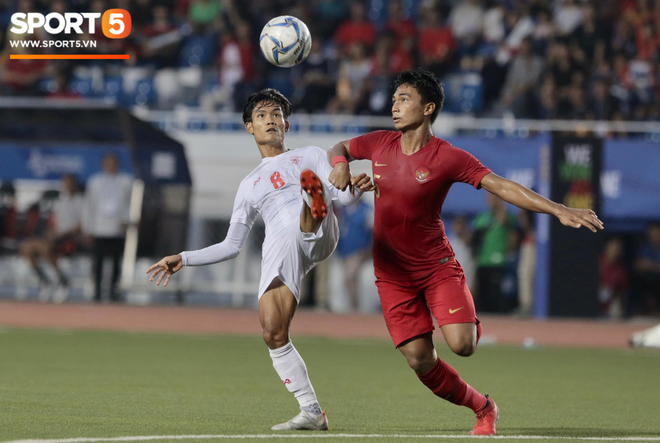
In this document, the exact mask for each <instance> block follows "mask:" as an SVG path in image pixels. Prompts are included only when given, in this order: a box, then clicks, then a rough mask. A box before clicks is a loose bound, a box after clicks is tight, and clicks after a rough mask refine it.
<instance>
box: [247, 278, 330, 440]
mask: <svg viewBox="0 0 660 443" xmlns="http://www.w3.org/2000/svg"><path fill="white" fill-rule="evenodd" d="M296 306H297V301H296V298H295V296H294V295H293V293H292V292H291V290H290V289H289V288H287V287H286V285H284V284H283V283H282V282H281V281H280V279H279V278H276V279H275V280H273V282H272V284H271V285H270V287H269V288H268V290H267V291H266V292H265V293H264V295H263V296H262V297H261V299H260V300H259V320H260V321H261V327H262V328H263V337H264V341H265V342H266V345H267V346H268V348H269V350H270V351H269V352H270V357H271V359H272V360H273V367H274V368H275V371H277V374H278V375H279V376H280V380H282V383H284V386H285V387H286V388H287V389H288V391H289V392H291V393H292V394H293V395H294V397H295V398H296V400H298V403H299V405H300V413H299V414H298V415H296V416H295V417H293V418H292V419H291V420H289V421H288V422H286V423H281V424H278V425H275V426H273V428H272V429H273V430H274V431H288V430H310V431H312V430H316V431H325V430H327V429H328V420H327V419H326V417H325V412H323V410H322V409H321V406H320V405H319V402H318V400H317V398H316V393H315V392H314V388H313V387H312V383H311V382H310V381H309V376H308V374H307V367H306V366H305V362H304V361H303V359H302V357H301V356H300V354H299V353H298V351H297V350H296V348H295V347H294V346H293V343H291V339H290V337H289V327H290V325H291V320H292V319H293V315H294V313H295V312H296Z"/></svg>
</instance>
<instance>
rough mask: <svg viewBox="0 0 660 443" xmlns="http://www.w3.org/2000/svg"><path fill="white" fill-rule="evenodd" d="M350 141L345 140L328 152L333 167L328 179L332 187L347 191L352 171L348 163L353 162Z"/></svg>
mask: <svg viewBox="0 0 660 443" xmlns="http://www.w3.org/2000/svg"><path fill="white" fill-rule="evenodd" d="M350 142H351V141H350V140H344V141H342V142H339V143H337V144H336V145H334V146H333V147H332V148H330V150H329V151H328V161H329V162H330V164H331V165H332V172H331V173H330V177H329V178H328V179H329V181H330V183H332V185H333V186H334V187H335V188H337V189H339V190H341V191H345V190H346V188H347V187H348V185H349V184H350V183H351V170H350V168H349V167H348V162H352V161H353V157H351V153H350V151H349V148H348V147H349V145H350Z"/></svg>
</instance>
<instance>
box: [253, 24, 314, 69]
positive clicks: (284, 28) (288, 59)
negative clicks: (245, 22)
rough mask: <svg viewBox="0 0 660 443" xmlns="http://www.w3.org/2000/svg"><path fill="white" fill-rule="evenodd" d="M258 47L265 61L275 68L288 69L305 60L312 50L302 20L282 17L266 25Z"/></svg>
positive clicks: (309, 38)
mask: <svg viewBox="0 0 660 443" xmlns="http://www.w3.org/2000/svg"><path fill="white" fill-rule="evenodd" d="M259 46H260V47H261V53H262V54H263V55H264V57H266V60H268V61H269V62H271V63H272V64H274V65H275V66H279V67H281V68H290V67H291V66H295V65H297V64H298V63H300V62H302V61H303V60H305V58H307V56H308V55H309V51H310V50H311V49H312V36H311V35H309V29H307V25H306V24H305V23H303V21H302V20H299V19H297V18H295V17H291V16H290V15H282V16H280V17H275V18H274V19H272V20H271V21H269V22H268V23H266V26H264V29H262V31H261V36H260V37H259Z"/></svg>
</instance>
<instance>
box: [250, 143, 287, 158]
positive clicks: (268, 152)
mask: <svg viewBox="0 0 660 443" xmlns="http://www.w3.org/2000/svg"><path fill="white" fill-rule="evenodd" d="M257 147H258V148H259V153H260V154H261V158H266V157H275V156H276V155H280V154H282V153H284V152H286V151H288V149H287V147H286V145H285V144H284V142H282V143H278V144H276V145H271V144H263V145H260V144H258V145H257Z"/></svg>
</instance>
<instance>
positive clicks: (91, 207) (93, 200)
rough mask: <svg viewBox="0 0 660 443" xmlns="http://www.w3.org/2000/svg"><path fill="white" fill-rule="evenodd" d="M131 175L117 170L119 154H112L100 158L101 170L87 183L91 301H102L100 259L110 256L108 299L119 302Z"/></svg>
mask: <svg viewBox="0 0 660 443" xmlns="http://www.w3.org/2000/svg"><path fill="white" fill-rule="evenodd" d="M131 184H132V180H131V178H130V177H129V176H128V175H126V174H122V173H120V172H119V157H117V155H116V154H114V153H109V154H106V156H105V157H104V158H103V171H102V172H99V173H97V174H94V175H93V176H92V177H90V179H89V181H88V182H87V192H86V193H85V205H84V219H83V222H84V224H83V228H84V230H85V232H86V233H87V234H89V235H91V236H92V237H93V238H94V283H95V287H94V301H97V302H98V301H101V280H102V276H103V260H104V259H105V257H106V256H110V257H111V258H112V281H111V283H110V299H111V300H112V301H119V294H118V293H117V292H116V285H117V281H118V280H119V260H120V258H121V255H122V252H123V248H124V239H125V237H126V227H127V225H128V214H129V206H130V198H131Z"/></svg>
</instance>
